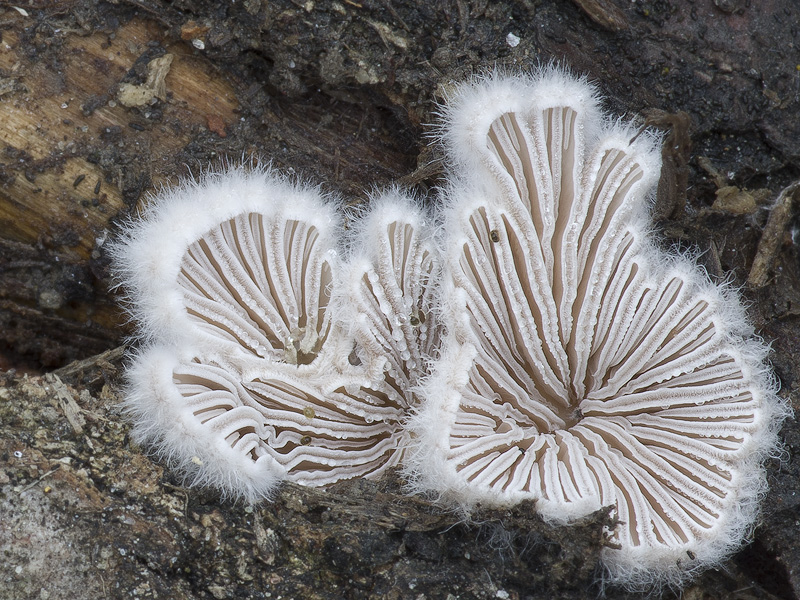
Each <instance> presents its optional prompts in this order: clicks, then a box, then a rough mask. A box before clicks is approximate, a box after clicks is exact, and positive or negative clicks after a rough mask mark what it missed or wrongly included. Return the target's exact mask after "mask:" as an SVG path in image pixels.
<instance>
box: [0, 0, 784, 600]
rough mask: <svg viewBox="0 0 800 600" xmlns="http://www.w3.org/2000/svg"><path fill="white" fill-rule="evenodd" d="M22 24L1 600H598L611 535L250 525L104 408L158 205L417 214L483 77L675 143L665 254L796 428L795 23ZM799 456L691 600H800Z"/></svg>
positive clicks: (485, 16) (770, 12)
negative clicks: (612, 116)
mask: <svg viewBox="0 0 800 600" xmlns="http://www.w3.org/2000/svg"><path fill="white" fill-rule="evenodd" d="M18 6H19V7H20V8H21V9H22V10H16V9H14V8H0V35H1V36H2V38H1V39H0V368H12V367H14V368H16V369H17V373H16V374H13V373H9V374H7V375H6V376H5V378H4V379H3V380H2V382H1V383H0V386H1V387H0V557H1V558H0V563H1V564H2V566H3V569H2V573H3V575H2V577H0V597H3V598H48V597H49V598H55V597H70V596H72V597H75V598H131V597H139V598H148V597H154V598H163V597H174V598H267V597H271V598H276V597H279V596H280V597H284V598H287V597H311V598H367V597H389V598H420V597H423V598H446V597H453V598H504V597H507V598H553V597H559V598H585V597H587V594H593V595H594V594H597V593H599V592H600V591H601V588H600V585H599V583H598V578H599V576H600V574H601V573H600V571H599V569H598V567H597V564H598V563H597V556H598V552H599V551H600V548H601V547H602V543H603V535H602V532H603V525H604V524H606V525H607V524H608V523H607V517H606V516H604V515H597V516H596V518H595V519H593V520H590V522H587V523H586V524H584V525H581V526H579V527H571V528H567V529H564V530H561V529H552V528H549V527H547V526H544V525H543V524H542V523H540V521H539V520H538V519H537V518H536V517H535V513H534V512H533V511H532V510H531V507H529V506H524V505H523V506H520V507H518V508H517V509H515V510H513V511H506V512H497V511H495V512H491V511H487V512H485V513H482V514H480V515H479V516H478V517H477V518H476V519H475V521H474V522H472V523H461V522H459V519H458V518H457V517H455V516H453V515H449V514H444V513H442V512H441V511H440V510H438V509H436V508H435V507H434V506H432V505H430V504H428V503H427V502H425V501H424V500H422V499H419V498H407V497H405V496H404V495H403V494H401V493H398V492H399V485H400V482H398V481H397V480H396V479H395V478H391V477H390V478H388V479H387V480H386V481H382V482H378V483H361V484H349V485H341V486H336V487H334V488H331V489H328V490H309V489H303V488H299V487H296V486H290V485H287V486H284V487H283V488H282V491H281V492H280V494H279V495H278V496H277V498H276V499H275V502H274V503H273V504H269V505H264V506H262V507H258V508H252V507H246V506H241V505H232V504H230V503H226V502H224V501H220V500H219V499H217V498H215V497H214V496H213V495H208V494H204V493H201V492H197V491H187V490H185V489H183V488H182V487H181V486H180V481H179V480H177V479H175V478H174V476H173V475H172V474H170V472H169V471H168V470H164V468H163V467H162V466H161V465H159V464H157V463H154V462H153V461H151V460H150V459H149V458H148V457H147V456H146V455H145V454H143V452H142V451H141V450H140V449H138V448H135V447H132V446H131V445H130V444H129V442H128V441H127V439H126V432H127V425H126V424H125V422H124V420H123V419H122V418H121V416H120V415H119V414H118V412H117V410H116V408H115V406H116V402H117V401H118V394H119V372H120V369H121V359H120V352H119V350H110V349H113V348H116V347H117V346H118V345H119V344H120V342H121V340H122V339H123V338H124V335H125V334H126V332H127V329H126V326H125V325H124V318H123V317H122V314H121V312H120V310H119V309H118V308H116V303H115V300H114V296H113V294H112V293H110V292H109V285H110V283H111V282H110V281H109V275H108V270H107V259H106V256H105V254H104V243H105V240H106V239H108V236H109V235H114V231H115V224H116V223H118V222H119V220H120V219H124V218H127V217H128V215H130V214H131V213H132V212H133V211H135V208H136V207H137V206H138V205H140V204H141V202H143V201H144V194H146V193H147V192H149V191H152V190H153V189H155V188H156V187H157V186H158V185H159V184H162V183H166V184H168V183H169V182H171V181H174V180H175V179H176V178H177V177H179V176H182V175H185V174H187V173H188V172H189V171H190V170H191V171H195V172H196V171H197V170H198V169H202V168H206V167H207V166H208V165H209V164H213V163H215V162H216V161H219V160H222V159H226V158H227V159H233V160H239V159H241V158H242V157H247V158H253V159H255V160H270V161H272V162H273V164H274V165H275V166H276V167H278V168H280V169H284V170H293V171H294V172H296V173H298V174H300V175H302V176H304V177H305V178H307V179H311V180H313V181H318V182H322V183H323V184H324V185H325V186H326V187H327V188H328V189H332V190H335V191H337V192H339V193H341V194H343V195H345V196H346V197H348V198H352V199H353V201H354V202H356V201H361V200H360V198H363V195H364V194H363V192H364V191H365V190H370V189H371V188H372V187H373V186H376V185H377V186H381V185H386V184H388V183H390V182H392V181H394V180H397V179H400V180H401V181H403V182H404V183H405V184H407V185H409V186H413V187H415V188H416V189H417V190H418V191H419V192H421V193H425V192H426V191H427V190H429V189H430V188H431V187H432V186H435V185H436V184H437V182H438V181H439V177H440V175H441V171H442V170H441V166H440V160H439V159H440V157H441V152H440V150H439V149H438V148H437V147H436V146H435V144H432V145H428V143H427V142H426V138H425V134H426V133H429V132H431V131H432V128H431V126H430V125H429V124H432V123H435V122H436V117H435V109H436V105H435V103H436V101H438V100H441V99H442V97H443V96H444V94H445V93H446V91H447V89H448V87H449V86H450V85H451V84H452V82H453V81H457V80H461V79H463V78H464V77H467V76H469V75H470V74H473V73H480V72H482V71H485V70H487V69H490V68H509V69H515V68H526V67H530V66H531V65H535V64H537V63H542V62H548V61H550V60H557V61H559V62H561V63H563V64H566V65H568V66H570V67H571V68H572V69H573V70H575V71H577V72H581V73H586V74H588V75H589V76H590V77H591V78H592V79H593V80H594V81H596V82H597V83H598V84H599V85H600V87H601V89H602V90H603V92H604V93H605V94H606V96H607V97H608V98H609V107H608V108H609V109H611V110H613V111H615V112H617V113H626V114H628V115H630V116H634V115H641V116H642V118H643V122H645V121H646V122H647V123H650V124H652V125H654V126H656V127H661V128H663V129H664V130H665V132H667V135H666V137H665V146H664V164H665V169H664V174H663V177H662V182H661V185H660V186H659V194H658V201H657V203H656V206H655V215H656V216H657V218H658V223H657V224H658V227H659V228H660V229H661V230H662V232H663V236H664V239H665V243H667V244H677V245H679V246H681V247H684V248H687V249H688V248H697V249H699V250H700V251H701V252H702V253H703V254H702V256H701V258H700V261H701V262H702V263H703V264H704V265H705V266H706V267H707V269H708V270H709V273H710V274H711V275H712V276H713V277H718V278H721V279H725V278H730V279H731V280H732V282H733V283H734V284H735V285H743V286H745V285H746V284H747V285H746V287H745V288H744V293H745V295H746V297H747V298H748V300H749V301H750V302H751V310H750V313H751V315H752V318H753V321H754V323H755V325H756V327H757V329H758V330H759V331H760V333H761V335H763V336H764V337H765V338H766V339H767V340H768V341H770V342H771V343H772V345H773V348H774V354H773V357H772V358H773V363H774V366H775V370H776V373H777V375H778V377H779V378H780V379H781V382H782V386H783V390H782V394H783V395H784V396H785V397H787V398H789V400H790V402H792V404H793V405H794V406H795V408H797V407H798V406H800V395H799V394H798V387H799V386H800V341H798V340H800V326H799V324H800V320H799V319H798V316H800V251H798V246H797V229H798V227H799V226H800V223H799V222H798V214H800V198H798V197H797V194H796V193H795V191H794V190H795V188H789V189H788V190H787V191H786V193H784V194H783V195H781V191H782V190H784V189H786V188H787V186H789V185H790V184H792V183H793V182H794V181H795V180H797V179H798V176H799V175H800V120H799V119H798V118H797V115H798V111H799V110H800V75H798V71H799V70H800V51H798V43H799V42H798V26H797V23H798V22H800V9H798V8H797V7H796V5H795V3H794V2H792V1H791V0H765V1H762V2H746V1H745V0H694V1H692V0H681V1H675V2H667V1H664V0H653V1H649V2H648V1H637V2H630V1H629V0H575V1H574V3H567V2H559V1H556V0H542V1H540V2H534V1H526V0H517V1H512V0H507V1H500V2H487V1H485V0H483V1H482V0H476V1H474V2H467V1H462V0H453V1H440V2H419V3H412V2H403V1H391V0H385V1H380V0H358V1H350V0H342V1H341V2H327V1H313V0H309V1H307V2H301V1H290V0H277V1H270V2H266V1H263V2H261V1H258V0H245V1H243V2H240V1H237V2H211V1H202V0H200V1H197V0H192V1H190V0H174V1H172V2H168V1H158V0H118V1H117V2H113V3H112V2H109V3H103V2H100V3H96V2H90V1H88V0H72V1H67V2H63V1H62V2H30V3H29V2H21V3H18ZM510 33H513V34H514V35H515V36H517V37H518V38H519V39H520V42H519V44H518V45H515V46H513V47H512V45H511V44H510V43H509V39H510V40H511V41H512V42H513V38H507V36H508V34H510ZM168 56H171V57H172V58H171V63H170V62H169V61H170V59H169V58H166V59H164V57H168ZM156 59H164V60H161V61H158V60H156ZM778 198H780V202H779V203H777V204H775V208H774V209H773V208H772V206H773V203H775V201H776V200H777V199H778ZM105 350H110V353H109V354H101V355H100V356H99V357H95V358H92V359H89V360H87V361H86V362H85V363H75V364H73V365H71V366H69V367H65V368H64V369H63V370H61V371H58V372H57V374H52V373H48V374H46V375H45V374H44V373H45V372H47V371H49V370H50V369H53V368H57V367H62V366H63V365H65V364H67V363H69V362H70V361H73V360H76V359H83V358H86V357H89V356H91V355H94V354H97V353H99V352H102V351H105ZM26 372H27V374H24V373H26ZM783 437H784V440H785V443H786V452H785V453H784V454H783V456H782V457H781V458H780V459H779V460H778V459H776V460H775V461H774V462H772V463H770V464H769V465H768V468H769V476H770V482H771V491H770V493H769V496H768V497H767V499H766V501H765V503H764V511H763V516H762V518H761V520H760V522H759V526H758V528H757V530H756V531H755V534H754V541H753V543H752V544H751V545H749V546H747V547H745V548H744V549H743V550H742V551H741V552H740V553H738V554H737V555H736V556H734V557H733V558H732V559H731V560H730V561H728V562H727V563H726V564H725V565H724V569H721V570H720V571H710V572H707V573H706V574H704V575H703V576H701V577H700V578H699V579H698V580H697V581H696V582H694V583H693V584H692V585H691V586H690V587H689V588H688V589H687V590H686V591H685V592H684V596H683V597H684V598H692V599H699V598H742V599H744V598H773V597H776V598H798V597H800V541H799V540H800V525H798V523H800V493H798V491H800V463H798V458H797V457H798V456H800V428H798V426H797V424H796V423H795V422H794V421H791V422H788V423H787V424H786V426H785V428H784V432H783ZM54 574H55V579H54V578H53V575H54ZM45 581H48V582H50V583H46V584H45V583H44V582H45ZM606 593H607V594H608V596H609V597H623V596H625V594H624V593H623V592H622V591H620V590H614V589H611V590H606Z"/></svg>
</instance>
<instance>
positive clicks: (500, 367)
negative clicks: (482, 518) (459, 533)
mask: <svg viewBox="0 0 800 600" xmlns="http://www.w3.org/2000/svg"><path fill="white" fill-rule="evenodd" d="M445 117H446V125H445V127H444V130H443V140H444V142H445V144H446V146H447V149H448V151H449V152H450V157H451V163H452V164H453V171H454V172H453V174H452V177H451V181H452V182H453V183H452V184H451V186H450V188H449V189H448V190H447V192H446V202H447V207H446V209H445V214H444V219H443V221H444V225H443V231H444V233H443V240H442V247H443V248H445V251H444V256H443V258H442V261H443V277H442V282H441V290H440V292H439V294H440V298H441V311H442V317H441V318H442V320H443V323H444V326H445V329H446V331H447V333H446V335H445V336H444V339H443V341H442V349H441V356H440V358H439V359H438V360H437V361H436V363H435V365H434V367H433V374H432V376H431V377H430V379H429V380H427V381H426V382H425V384H424V386H423V389H422V395H423V397H424V398H425V400H424V402H423V404H422V405H421V407H420V408H419V409H418V411H417V414H416V415H415V416H414V418H413V419H412V421H411V422H410V425H409V426H410V428H411V430H412V432H413V434H414V435H415V439H416V441H415V443H416V447H415V448H414V450H413V452H411V453H410V457H409V459H408V464H407V471H408V473H409V476H410V478H411V479H412V482H413V485H414V486H415V488H416V489H419V490H429V491H435V492H437V493H439V494H440V495H441V496H442V497H444V498H445V499H448V500H449V501H451V502H454V503H457V504H460V505H461V506H463V507H464V508H466V509H469V508H470V507H471V506H473V505H475V504H476V503H479V502H480V503H483V504H488V505H495V506H503V505H509V504H513V503H516V502H519V501H521V500H523V499H534V500H535V501H536V506H537V508H538V510H539V511H540V512H541V514H542V515H543V517H544V518H545V519H547V520H549V521H552V522H558V523H565V522H569V521H573V520H575V519H578V518H580V517H583V516H585V515H588V514H590V513H591V512H593V511H595V510H597V509H599V508H601V507H604V506H612V507H614V508H613V510H614V515H615V516H616V519H617V520H618V525H617V526H616V527H615V528H614V529H613V530H612V531H610V532H609V535H610V542H611V547H609V548H608V549H606V551H605V554H604V556H605V562H606V564H607V566H608V568H609V570H610V572H611V577H612V579H614V580H616V581H618V582H624V583H626V584H628V585H631V586H634V587H636V586H638V585H643V584H653V583H655V584H663V583H669V584H674V583H679V582H680V581H681V580H682V579H683V578H685V577H686V576H687V574H689V573H691V572H693V571H695V570H697V569H699V568H702V567H707V566H709V565H712V564H715V563H717V562H718V561H720V560H721V559H722V558H724V557H725V556H726V554H727V553H729V552H730V551H731V550H732V549H734V548H735V547H737V546H738V545H739V544H740V543H741V540H742V538H743V536H744V535H745V533H746V530H747V528H748V527H749V526H750V525H751V524H752V521H753V519H754V515H755V512H756V508H757V500H758V497H759V495H760V494H761V493H762V492H763V491H764V489H765V477H764V471H763V468H762V465H761V463H762V461H763V460H764V458H765V456H766V454H767V453H769V452H770V451H771V450H772V449H773V448H774V446H775V443H776V434H775V432H776V429H777V427H778V425H779V423H780V420H781V418H782V416H783V415H784V411H785V409H784V407H783V405H782V404H781V402H780V401H779V399H778V398H777V395H776V393H775V387H776V386H775V383H774V380H773V378H772V376H771V374H770V373H769V371H768V370H767V368H766V367H765V364H764V359H765V355H766V348H765V347H764V345H763V344H761V343H760V342H759V341H757V340H755V339H754V338H753V337H752V334H751V330H750V328H749V327H748V325H747V323H746V319H745V317H744V314H743V310H742V308H741V305H740V303H739V300H738V299H737V297H736V296H735V294H734V293H733V292H732V291H731V290H730V289H728V288H726V287H718V286H715V285H714V284H712V283H710V282H709V281H708V280H707V278H706V276H705V275H704V274H703V273H702V271H701V270H700V269H698V267H696V266H695V265H694V264H693V263H692V262H691V261H690V260H689V259H688V258H686V257H682V256H674V255H669V254H665V253H664V252H662V251H661V250H659V249H658V248H657V247H656V246H655V244H654V243H653V241H652V240H651V239H650V238H649V235H648V214H647V211H648V200H647V196H648V194H649V193H650V192H651V190H652V189H653V187H654V185H655V184H656V182H657V180H658V175H659V170H660V158H659V153H658V151H657V148H656V146H657V141H658V140H657V139H655V138H654V137H653V136H651V135H650V134H649V133H648V132H646V131H645V132H643V133H642V134H641V135H636V131H635V130H634V129H633V128H632V127H631V126H628V125H624V124H621V123H619V122H617V121H614V120H612V119H610V118H609V117H607V116H605V115H604V114H603V113H602V111H601V109H600V108H599V101H598V98H597V94H596V91H595V90H594V88H593V87H592V86H590V85H589V84H587V83H586V81H585V80H580V79H574V78H572V77H570V76H568V75H566V74H564V73H563V72H561V71H559V70H557V69H554V68H547V69H543V70H542V71H541V72H540V73H538V74H537V75H535V76H533V77H502V76H497V77H490V78H487V79H485V80H482V81H480V82H478V83H477V84H475V85H471V86H469V85H468V86H463V87H461V88H460V89H459V90H458V91H457V93H456V94H455V95H454V97H453V98H452V99H451V100H450V102H449V105H448V106H447V108H446V112H445Z"/></svg>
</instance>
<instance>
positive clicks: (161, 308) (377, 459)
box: [113, 168, 430, 500]
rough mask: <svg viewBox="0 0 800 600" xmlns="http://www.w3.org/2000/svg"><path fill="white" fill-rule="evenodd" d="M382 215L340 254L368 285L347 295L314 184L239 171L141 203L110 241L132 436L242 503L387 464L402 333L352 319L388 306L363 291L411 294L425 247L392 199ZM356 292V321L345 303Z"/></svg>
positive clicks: (327, 208)
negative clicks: (123, 307) (132, 333)
mask: <svg viewBox="0 0 800 600" xmlns="http://www.w3.org/2000/svg"><path fill="white" fill-rule="evenodd" d="M395 195H396V194H395ZM376 205H378V206H381V205H383V206H385V207H388V206H389V203H388V202H379V201H378V202H376ZM384 213H385V211H384ZM384 213H381V214H382V215H383V216H381V217H380V218H378V217H377V216H374V217H369V218H368V219H367V220H369V221H370V222H373V221H375V222H377V221H380V223H379V225H380V228H378V229H374V230H373V228H372V227H368V228H366V229H365V230H364V235H363V236H362V237H364V243H363V244H362V245H361V246H360V248H361V249H360V250H359V251H358V252H353V253H352V257H351V262H352V263H353V264H358V268H359V269H362V270H363V274H364V277H367V279H368V280H369V281H370V283H371V284H372V287H371V288H369V289H366V290H365V289H361V290H358V291H357V292H355V291H351V290H350V289H349V287H348V285H347V284H348V282H349V281H350V279H352V277H353V273H354V269H355V267H353V266H346V265H344V264H342V259H341V252H340V248H339V246H338V242H337V235H336V233H337V232H338V229H339V228H340V227H341V223H340V219H339V218H338V217H337V211H336V210H335V208H333V206H332V202H331V201H330V200H326V199H325V198H324V197H323V196H322V195H321V194H320V193H319V192H318V191H316V190H314V189H313V188H309V187H304V186H301V185H297V184H293V183H290V182H287V181H286V180H284V179H282V178H279V177H277V176H276V175H274V174H273V173H272V172H271V171H268V170H254V171H249V172H248V171H245V170H244V169H242V168H239V169H230V170H228V171H226V172H223V173H218V174H209V175H207V176H206V177H205V178H203V179H201V180H199V181H192V182H187V183H184V184H183V185H182V186H180V187H177V188H173V189H171V190H169V191H165V192H163V193H162V194H161V195H160V196H158V197H157V198H155V199H153V200H152V202H151V203H150V204H149V206H148V208H147V209H146V211H145V213H144V215H143V217H142V219H140V220H138V221H135V222H133V223H131V224H130V225H129V227H128V228H127V230H126V231H125V234H124V235H123V236H122V238H121V240H120V241H118V242H117V244H116V246H115V247H114V250H113V254H114V258H115V267H116V272H117V274H118V277H119V278H120V281H121V285H122V286H124V288H125V289H126V290H127V293H128V298H129V302H130V310H131V314H132V316H133V317H134V319H135V320H136V321H137V323H138V325H139V333H140V339H141V341H142V345H143V349H142V350H141V351H140V352H139V353H138V354H137V355H136V356H135V357H134V359H133V364H132V367H131V368H130V369H129V371H128V390H127V394H126V400H125V408H126V410H127V412H128V414H129V415H130V416H131V418H132V420H133V422H134V437H135V438H136V439H137V440H139V441H141V442H143V443H146V444H148V445H149V446H151V447H153V448H155V449H156V450H157V452H158V453H159V454H161V455H162V456H164V457H166V458H167V459H168V460H169V461H170V462H172V463H173V464H175V465H176V466H177V468H178V470H179V471H181V472H183V473H184V474H185V475H186V477H187V480H188V481H189V482H191V483H196V484H204V485H212V486H214V487H217V488H218V489H220V490H221V491H222V492H223V493H224V494H226V495H231V496H235V497H244V498H247V499H248V500H257V499H259V498H262V497H266V496H269V494H270V493H271V491H272V490H273V489H274V487H275V485H276V484H277V482H278V481H279V480H280V479H283V478H288V479H290V480H292V481H296V482H298V483H303V484H306V485H326V484H329V483H333V482H335V481H338V480H341V479H347V478H353V477H361V476H369V477H374V476H377V475H380V473H382V472H383V471H384V470H385V469H386V468H388V467H391V466H393V465H395V464H397V462H398V461H399V459H400V453H398V452H397V451H398V449H399V448H400V447H401V445H402V441H403V439H404V435H403V430H402V420H403V419H404V418H405V416H406V411H407V409H408V401H407V399H406V396H405V389H404V384H400V385H399V384H398V383H397V381H395V380H393V379H391V378H387V377H386V376H385V369H384V366H385V365H387V364H389V365H392V366H393V368H395V369H398V368H399V369H400V370H401V372H404V373H405V372H406V371H407V369H408V368H409V365H408V361H409V360H410V358H409V356H410V355H409V356H407V354H408V352H407V351H404V350H403V349H402V348H401V346H402V347H403V348H407V347H408V345H409V344H411V345H412V346H413V348H412V349H413V351H414V353H415V356H416V355H418V354H419V352H418V350H417V348H416V346H414V344H416V337H413V336H416V335H417V332H416V331H412V330H408V328H402V327H401V328H400V329H398V330H397V332H403V333H405V332H408V333H409V334H410V335H412V337H413V339H411V338H409V339H408V340H407V342H405V343H404V344H401V342H404V341H405V340H404V338H403V336H402V335H396V333H397V332H395V331H394V329H391V328H390V329H391V330H390V331H389V330H387V331H388V332H389V334H390V338H391V341H389V340H385V339H383V338H381V337H380V335H373V334H372V333H369V332H365V331H363V330H362V329H361V327H372V326H373V325H374V324H375V323H376V322H377V321H380V320H382V321H383V322H390V323H394V320H395V317H396V315H394V313H387V314H383V313H381V311H382V310H384V309H386V310H389V309H392V306H390V305H385V303H381V302H380V301H379V300H378V299H377V298H374V297H372V298H371V297H369V293H368V292H371V291H377V290H382V291H387V290H388V293H389V295H390V296H391V298H392V299H394V298H395V297H396V296H397V294H398V293H400V299H401V301H402V302H401V304H402V306H403V310H405V307H406V304H408V305H409V306H417V304H418V303H419V302H421V300H417V299H416V297H415V299H413V300H409V299H403V297H402V295H403V293H406V292H408V293H413V294H420V295H424V290H423V288H421V287H420V285H419V281H418V280H417V277H418V275H419V274H420V273H421V272H422V271H425V270H426V269H428V270H429V269H430V264H429V263H430V255H429V254H426V253H425V252H424V251H423V250H422V245H421V244H420V243H419V242H418V241H417V238H418V237H419V236H422V239H425V238H426V237H427V238H429V237H430V236H429V235H427V234H424V233H423V231H422V229H423V226H422V223H421V222H420V216H419V215H418V214H417V213H409V214H408V215H405V214H401V213H400V212H397V211H395V213H394V214H395V216H397V217H401V216H402V217H403V219H404V220H403V221H402V223H401V224H398V225H397V226H395V225H394V224H393V222H392V220H391V218H390V217H391V215H386V214H384ZM376 214H377V213H376ZM409 218H410V219H411V220H409ZM415 226H418V227H419V229H418V230H415V229H414V227H415ZM368 244H369V246H368ZM373 244H374V247H375V248H376V249H377V250H376V252H373V253H372V254H369V255H366V254H364V253H365V252H366V249H367V248H368V247H371V246H372V245H373ZM406 244H409V248H411V250H408V249H406V247H405V245H406ZM387 251H388V252H389V254H390V255H391V254H392V253H393V252H394V253H396V257H395V258H396V259H398V260H400V261H401V266H402V268H401V269H399V270H396V269H393V268H389V269H385V268H383V267H384V266H386V265H384V264H383V263H380V262H374V261H385V260H388V261H390V262H391V260H393V259H392V256H389V255H386V252H387ZM415 261H417V262H418V263H419V264H417V262H415ZM426 261H427V262H426ZM423 263H424V265H423ZM403 269H408V270H409V272H408V274H404V271H403ZM426 272H428V271H426ZM342 273H348V274H349V275H348V277H343V276H342ZM396 277H399V278H400V279H395V278H396ZM385 278H388V279H385ZM356 296H357V297H358V298H359V301H360V302H361V303H362V305H363V306H364V307H367V306H368V307H370V310H371V312H366V313H365V315H366V318H365V319H361V320H352V319H350V317H351V316H352V311H349V312H348V311H346V310H345V309H346V307H347V306H348V302H349V301H350V299H351V298H352V297H356ZM409 298H410V297H409ZM382 300H383V296H381V301H382ZM403 303H404V304H403ZM390 304H391V303H390ZM407 330H408V331H407ZM367 339H369V340H370V344H366V343H365V344H363V345H362V346H358V343H359V342H358V340H367ZM357 348H358V352H359V356H360V359H359V360H357V361H352V360H349V358H350V357H352V356H354V353H355V352H356V349H357Z"/></svg>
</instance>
